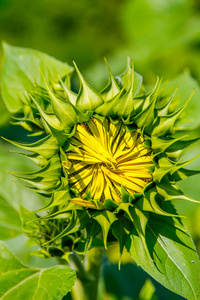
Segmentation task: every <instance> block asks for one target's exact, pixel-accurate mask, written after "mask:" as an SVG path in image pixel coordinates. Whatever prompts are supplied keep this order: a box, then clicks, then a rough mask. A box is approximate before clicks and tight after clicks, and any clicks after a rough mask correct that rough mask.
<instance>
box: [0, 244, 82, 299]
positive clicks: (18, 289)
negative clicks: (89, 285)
mask: <svg viewBox="0 0 200 300" xmlns="http://www.w3.org/2000/svg"><path fill="white" fill-rule="evenodd" d="M75 280H76V275H75V272H74V271H73V270H71V269H70V268H69V267H66V266H55V267H52V268H49V269H31V268H28V267H26V266H24V265H22V264H21V263H20V261H19V260H18V259H17V258H16V257H15V256H14V255H13V254H12V253H11V252H10V251H9V250H8V249H7V247H6V246H5V245H4V244H3V243H2V242H0V297H1V299H2V300H13V299H16V300H22V299H26V300H34V299H40V300H46V299H49V300H50V299H62V297H63V296H64V295H66V294H67V293H68V292H69V291H70V290H71V288H72V286H73V284H74V282H75Z"/></svg>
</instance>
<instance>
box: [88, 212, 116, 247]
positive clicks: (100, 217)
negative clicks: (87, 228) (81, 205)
mask: <svg viewBox="0 0 200 300" xmlns="http://www.w3.org/2000/svg"><path fill="white" fill-rule="evenodd" d="M92 218H93V219H94V220H96V221H97V222H98V223H99V225H100V226H101V228H102V232H103V242H104V247H105V249H107V237H108V232H109V230H110V227H111V225H112V224H113V223H114V222H115V221H116V220H117V217H116V216H115V215H114V214H113V213H112V212H110V211H109V210H103V211H97V212H94V214H93V216H92Z"/></svg>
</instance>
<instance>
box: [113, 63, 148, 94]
mask: <svg viewBox="0 0 200 300" xmlns="http://www.w3.org/2000/svg"><path fill="white" fill-rule="evenodd" d="M116 78H117V79H118V80H119V82H120V83H121V85H122V86H123V87H124V88H125V89H126V91H128V90H129V89H130V88H131V87H133V90H132V93H133V96H136V95H137V93H138V92H139V90H140V88H141V86H142V76H141V75H139V74H138V73H136V72H134V68H133V62H132V61H131V60H130V58H129V57H127V68H126V70H125V72H124V73H122V74H121V75H119V76H117V77H116Z"/></svg>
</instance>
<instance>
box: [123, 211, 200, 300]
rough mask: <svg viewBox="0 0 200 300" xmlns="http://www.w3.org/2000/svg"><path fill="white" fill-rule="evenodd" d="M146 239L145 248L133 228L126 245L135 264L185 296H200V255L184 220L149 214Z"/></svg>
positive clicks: (191, 297) (189, 297)
mask: <svg viewBox="0 0 200 300" xmlns="http://www.w3.org/2000/svg"><path fill="white" fill-rule="evenodd" d="M145 242H146V247H144V245H143V241H142V240H141V237H140V235H139V234H138V232H137V230H136V229H135V228H133V230H132V232H131V234H130V237H129V239H128V240H127V241H126V246H127V249H128V251H129V252H130V254H131V256H132V257H133V259H134V260H135V261H136V263H137V264H138V265H140V266H141V267H142V268H143V269H144V270H145V271H146V272H147V273H149V274H150V275H151V276H152V277H153V278H154V279H156V280H157V281H158V282H160V283H161V284H163V285H164V286H165V287H166V288H168V289H170V290H171V291H173V292H175V293H177V294H180V295H181V296H183V297H185V298H186V299H190V300H197V299H200V286H199V282H200V263H199V258H198V256H197V253H196V250H195V248H194V245H193V242H192V239H191V237H190V236H189V234H188V233H187V232H186V231H185V228H184V226H183V225H182V224H181V222H179V221H178V220H175V219H172V218H170V217H163V216H158V215H154V214H149V220H148V223H147V227H146V232H145ZM147 249H148V252H147Z"/></svg>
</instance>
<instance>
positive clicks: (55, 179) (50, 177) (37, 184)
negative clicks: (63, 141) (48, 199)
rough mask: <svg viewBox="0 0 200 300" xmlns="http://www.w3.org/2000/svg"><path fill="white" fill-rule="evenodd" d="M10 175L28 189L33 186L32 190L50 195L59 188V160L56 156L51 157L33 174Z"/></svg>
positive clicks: (15, 173) (13, 173)
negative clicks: (23, 183) (27, 186)
mask: <svg viewBox="0 0 200 300" xmlns="http://www.w3.org/2000/svg"><path fill="white" fill-rule="evenodd" d="M11 174H12V175H13V176H15V177H17V178H19V179H21V180H23V181H24V182H26V183H28V184H30V185H31V186H30V188H31V187H32V186H33V188H34V189H36V190H38V191H39V192H42V191H44V192H49V193H51V192H52V191H53V190H54V189H57V188H58V187H59V186H60V176H61V166H60V158H59V156H58V155H55V156H53V157H52V158H51V159H50V160H49V161H48V163H47V164H46V166H44V167H43V168H41V169H40V170H38V171H35V172H28V173H17V172H12V173H11Z"/></svg>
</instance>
